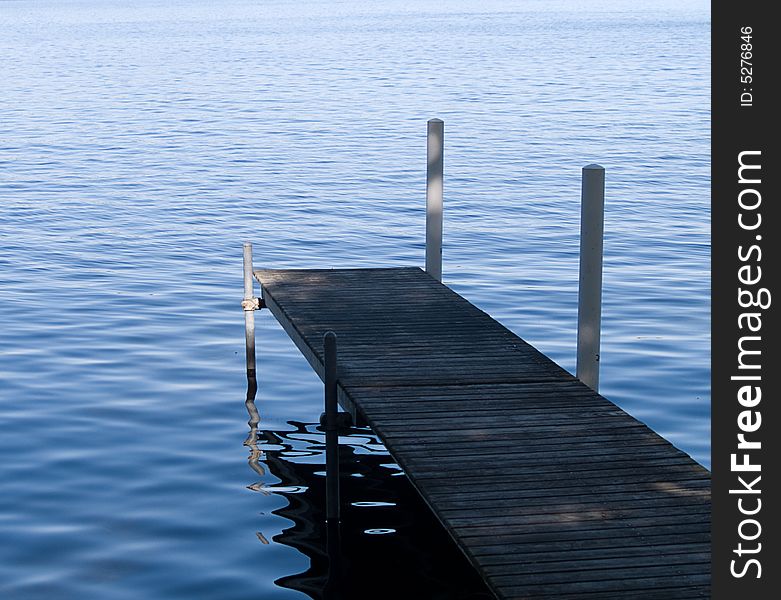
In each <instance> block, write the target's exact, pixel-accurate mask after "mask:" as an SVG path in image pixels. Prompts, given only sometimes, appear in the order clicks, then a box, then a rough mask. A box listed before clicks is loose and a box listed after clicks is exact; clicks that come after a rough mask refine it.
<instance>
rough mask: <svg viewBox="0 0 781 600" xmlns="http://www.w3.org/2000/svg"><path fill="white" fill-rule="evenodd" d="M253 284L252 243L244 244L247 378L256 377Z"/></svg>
mask: <svg viewBox="0 0 781 600" xmlns="http://www.w3.org/2000/svg"><path fill="white" fill-rule="evenodd" d="M252 291H253V284H252V243H251V242H244V302H242V303H241V304H242V306H243V308H244V337H245V339H246V342H247V377H255V306H256V305H257V303H256V302H254V301H255V298H254V296H253V293H252Z"/></svg>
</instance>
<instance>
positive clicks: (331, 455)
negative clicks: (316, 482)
mask: <svg viewBox="0 0 781 600" xmlns="http://www.w3.org/2000/svg"><path fill="white" fill-rule="evenodd" d="M323 354H324V357H323V366H324V370H325V378H324V380H325V474H326V477H325V496H326V498H325V518H326V521H327V522H328V523H338V522H339V425H338V421H337V417H338V411H339V405H338V402H337V389H336V377H337V372H336V369H337V367H336V334H335V333H334V332H333V331H329V332H327V333H326V334H325V335H324V336H323Z"/></svg>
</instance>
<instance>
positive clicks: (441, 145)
mask: <svg viewBox="0 0 781 600" xmlns="http://www.w3.org/2000/svg"><path fill="white" fill-rule="evenodd" d="M427 142H428V150H427V153H426V154H427V159H428V160H427V167H426V272H427V273H428V274H429V275H431V276H432V277H433V278H434V279H436V280H437V281H442V204H443V189H444V183H443V180H444V151H445V123H444V122H443V121H442V119H431V120H430V121H429V122H428V134H427Z"/></svg>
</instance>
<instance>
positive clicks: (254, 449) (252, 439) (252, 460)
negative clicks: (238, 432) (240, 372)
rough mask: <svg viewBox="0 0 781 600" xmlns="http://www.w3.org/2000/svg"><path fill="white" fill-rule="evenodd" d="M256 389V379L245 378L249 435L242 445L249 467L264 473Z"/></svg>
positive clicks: (245, 404)
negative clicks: (245, 448) (259, 441)
mask: <svg viewBox="0 0 781 600" xmlns="http://www.w3.org/2000/svg"><path fill="white" fill-rule="evenodd" d="M257 391H258V380H257V379H255V378H254V377H248V378H247V401H246V402H245V403H244V406H246V407H247V413H248V414H249V421H247V424H248V425H249V435H247V439H246V440H245V441H244V445H245V446H247V447H248V448H249V457H248V458H247V463H249V466H250V469H252V470H253V471H255V473H257V474H258V475H265V474H266V470H265V469H264V468H263V465H261V464H260V459H261V457H262V456H263V452H262V451H261V450H260V449H259V448H258V424H259V423H260V413H259V412H258V408H257V406H255V394H256V393H257Z"/></svg>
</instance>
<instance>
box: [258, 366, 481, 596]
mask: <svg viewBox="0 0 781 600" xmlns="http://www.w3.org/2000/svg"><path fill="white" fill-rule="evenodd" d="M256 392H257V383H256V382H255V381H254V380H250V381H249V387H248V390H247V401H246V406H247V412H248V413H249V417H250V418H249V427H250V431H249V435H248V436H247V440H246V441H245V442H244V444H245V445H246V446H247V447H248V448H249V457H248V464H249V467H250V468H251V469H252V470H253V471H254V472H255V473H256V474H257V475H260V476H263V478H264V479H265V477H266V473H267V472H268V473H269V474H270V475H273V476H274V477H275V478H277V479H279V480H280V481H279V483H278V484H267V483H264V481H262V480H261V481H258V482H255V483H253V484H252V485H250V486H248V487H249V488H250V489H252V490H256V491H259V492H261V493H265V494H269V493H274V494H279V495H282V496H284V497H285V498H286V499H287V502H288V503H287V506H285V507H283V508H280V509H277V510H275V511H273V512H274V514H276V515H279V516H281V517H285V518H286V519H289V520H290V521H292V523H293V525H292V526H291V527H289V528H287V529H285V530H283V531H282V532H281V533H280V534H278V535H275V536H274V537H273V538H272V540H271V541H272V543H277V544H284V545H286V546H290V547H293V548H295V549H296V550H298V551H299V552H301V553H303V554H305V555H306V556H307V557H308V558H309V568H308V569H307V570H306V571H304V572H302V573H298V574H295V575H288V576H285V577H282V578H280V579H278V580H277V581H276V584H277V585H278V586H280V587H284V588H289V589H292V590H297V591H300V592H303V593H305V594H307V595H308V596H309V597H311V598H316V599H328V600H330V599H336V598H339V599H344V600H352V599H358V598H360V599H362V600H365V599H366V598H370V597H371V596H372V595H374V596H375V597H389V596H397V595H398V596H399V597H414V598H441V599H443V600H444V599H446V598H447V599H451V598H455V599H464V600H466V599H488V598H493V596H492V594H491V593H490V592H489V591H488V590H487V589H486V587H485V585H484V584H483V582H482V581H481V580H480V577H479V576H478V575H477V573H476V572H475V571H474V569H473V568H472V567H471V566H470V565H469V564H468V563H467V561H466V559H465V558H464V556H463V555H462V554H461V552H460V550H458V548H457V547H456V546H455V544H454V543H453V541H452V540H451V539H450V537H449V536H448V534H447V533H446V532H445V530H444V529H443V528H442V526H441V525H440V524H439V522H438V521H437V520H436V518H435V517H434V516H433V515H432V514H431V512H430V511H429V510H428V508H427V507H426V506H425V504H424V503H423V501H422V500H421V498H420V497H419V496H418V494H417V492H416V491H415V490H414V488H413V487H412V485H411V484H410V482H409V481H408V480H407V478H406V477H404V476H403V473H401V470H400V469H399V467H398V466H397V465H396V464H395V463H393V462H392V460H391V459H390V457H389V455H388V452H387V451H386V450H385V448H384V447H383V445H382V444H381V443H380V441H379V440H378V439H377V438H376V437H375V436H374V434H373V433H372V431H371V430H370V429H368V428H356V427H353V428H349V429H346V430H344V431H342V432H340V436H339V438H340V457H339V458H340V467H341V481H340V484H341V501H342V521H341V523H340V525H339V529H338V531H336V530H334V529H332V530H331V531H328V530H327V528H326V523H325V464H324V463H325V437H324V434H323V432H321V431H320V430H319V427H318V425H317V424H314V423H297V422H291V423H290V425H292V426H293V427H294V430H292V431H271V430H263V429H259V425H260V414H259V412H258V410H257V407H256V406H255V401H254V399H255V394H256ZM257 536H258V539H259V540H260V543H264V544H267V543H269V542H268V540H266V538H265V537H264V536H263V534H262V533H261V532H257Z"/></svg>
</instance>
